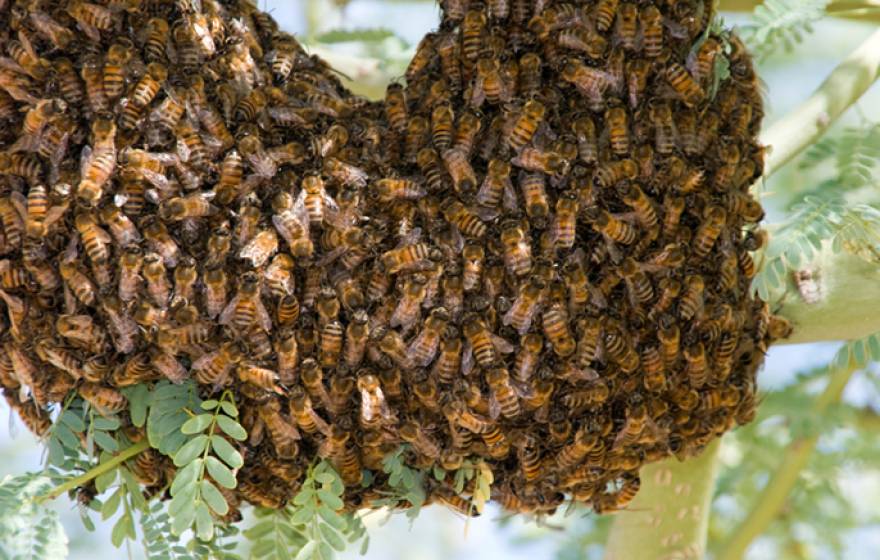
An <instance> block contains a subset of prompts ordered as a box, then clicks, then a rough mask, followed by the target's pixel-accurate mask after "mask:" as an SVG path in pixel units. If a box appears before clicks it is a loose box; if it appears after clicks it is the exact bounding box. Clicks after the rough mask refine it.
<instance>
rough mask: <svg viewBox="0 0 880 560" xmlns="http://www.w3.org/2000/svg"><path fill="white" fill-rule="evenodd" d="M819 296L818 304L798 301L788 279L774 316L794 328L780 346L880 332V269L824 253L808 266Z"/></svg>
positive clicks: (848, 256) (846, 256) (856, 259)
mask: <svg viewBox="0 0 880 560" xmlns="http://www.w3.org/2000/svg"><path fill="white" fill-rule="evenodd" d="M811 268H812V270H813V271H814V272H815V273H816V274H818V277H819V279H820V286H821V287H822V288H821V289H822V294H821V297H820V299H819V301H818V302H816V303H807V302H806V301H804V300H803V298H801V296H800V294H799V293H798V291H797V288H796V287H795V286H794V282H793V281H792V279H791V278H787V279H786V282H787V288H786V291H785V295H784V296H783V298H782V300H781V307H779V309H778V310H776V309H774V311H775V312H776V313H778V314H779V315H782V316H783V317H785V318H786V319H788V320H789V321H791V323H792V326H794V333H793V334H792V335H791V337H790V338H788V339H786V340H783V341H780V343H782V344H800V343H804V342H819V341H825V340H853V339H857V338H862V337H865V336H868V335H869V334H872V333H875V332H878V331H880V313H878V312H877V302H878V301H880V267H878V266H877V263H876V262H869V261H866V260H864V259H861V258H859V257H857V256H855V255H851V254H849V253H841V254H834V252H833V251H831V250H830V249H826V250H824V251H823V252H822V253H821V254H820V255H819V258H818V259H817V260H816V261H814V262H813V263H811Z"/></svg>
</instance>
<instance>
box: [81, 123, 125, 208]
mask: <svg viewBox="0 0 880 560" xmlns="http://www.w3.org/2000/svg"><path fill="white" fill-rule="evenodd" d="M115 138H116V123H114V122H113V121H111V120H105V119H98V120H95V121H94V122H93V123H92V146H91V147H89V146H86V147H84V148H83V157H82V160H83V166H82V179H81V180H80V182H79V185H78V186H77V189H76V195H77V197H79V198H80V199H81V200H82V201H83V202H84V203H86V204H90V205H92V206H95V205H96V204H97V202H98V200H99V199H100V198H101V196H102V194H103V189H104V185H105V184H106V183H107V181H109V180H110V176H111V175H112V174H113V171H114V170H115V169H116V140H115Z"/></svg>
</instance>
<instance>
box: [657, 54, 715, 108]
mask: <svg viewBox="0 0 880 560" xmlns="http://www.w3.org/2000/svg"><path fill="white" fill-rule="evenodd" d="M665 74H666V79H667V81H668V82H669V84H670V85H671V86H672V89H674V90H675V92H676V93H677V94H678V95H679V97H681V100H682V101H683V102H684V104H685V105H687V106H688V107H693V106H694V105H696V104H697V103H699V102H700V101H702V100H703V98H704V97H705V92H704V91H703V88H701V87H700V84H699V83H697V81H696V80H695V79H694V77H693V76H691V74H690V72H688V70H687V68H685V67H684V66H682V65H681V64H679V63H677V62H673V63H671V64H670V65H669V66H667V67H666V72H665Z"/></svg>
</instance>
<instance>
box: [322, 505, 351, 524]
mask: <svg viewBox="0 0 880 560" xmlns="http://www.w3.org/2000/svg"><path fill="white" fill-rule="evenodd" d="M318 515H320V516H321V519H323V520H324V521H325V522H327V524H328V525H330V526H332V527H333V528H334V529H336V530H337V531H345V528H346V523H345V518H343V517H342V516H341V515H339V514H338V513H336V511H334V510H332V509H330V508H329V507H327V505H326V504H321V505H319V506H318Z"/></svg>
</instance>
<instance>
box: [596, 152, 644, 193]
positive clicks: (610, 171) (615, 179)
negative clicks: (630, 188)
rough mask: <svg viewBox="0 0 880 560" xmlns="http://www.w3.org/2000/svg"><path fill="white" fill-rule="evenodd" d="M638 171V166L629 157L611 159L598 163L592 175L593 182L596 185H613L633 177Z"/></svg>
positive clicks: (607, 186) (603, 186) (604, 186)
mask: <svg viewBox="0 0 880 560" xmlns="http://www.w3.org/2000/svg"><path fill="white" fill-rule="evenodd" d="M638 173H639V166H638V165H637V164H636V162H635V161H633V160H631V159H622V160H620V161H611V162H606V163H603V164H601V165H599V166H598V167H597V168H596V172H595V174H594V175H593V183H594V184H595V185H596V186H597V187H601V188H609V187H613V186H614V185H616V184H617V183H619V182H620V181H624V180H627V179H635V178H636V177H637V176H638Z"/></svg>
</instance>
